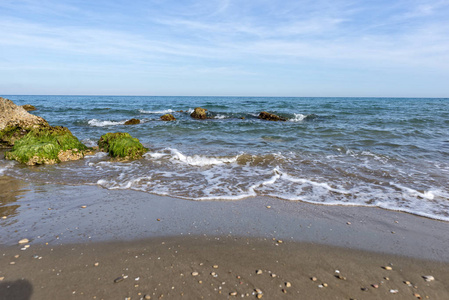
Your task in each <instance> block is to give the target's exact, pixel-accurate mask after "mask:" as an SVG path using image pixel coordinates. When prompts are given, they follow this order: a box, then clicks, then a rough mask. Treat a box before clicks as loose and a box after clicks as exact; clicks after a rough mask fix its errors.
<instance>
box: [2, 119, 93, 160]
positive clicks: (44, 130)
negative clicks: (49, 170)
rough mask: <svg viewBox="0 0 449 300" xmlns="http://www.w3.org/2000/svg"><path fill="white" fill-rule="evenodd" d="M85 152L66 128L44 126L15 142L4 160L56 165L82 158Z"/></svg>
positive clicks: (83, 147)
mask: <svg viewBox="0 0 449 300" xmlns="http://www.w3.org/2000/svg"><path fill="white" fill-rule="evenodd" d="M87 151H89V149H88V148H87V147H86V146H85V145H84V144H83V143H81V142H80V141H79V140H78V139H77V138H76V137H75V136H73V134H72V133H71V132H70V130H69V129H67V128H66V127H62V126H54V127H52V126H45V127H40V128H34V129H31V130H30V131H29V132H28V133H27V134H26V135H25V136H24V137H23V138H21V139H20V140H17V141H16V142H15V143H14V146H13V148H12V149H11V151H8V152H6V153H5V158H6V159H11V160H17V161H18V162H20V163H24V164H27V165H38V164H39V165H40V164H56V163H59V162H62V161H69V160H77V159H80V158H83V157H84V155H85V154H86V152H87Z"/></svg>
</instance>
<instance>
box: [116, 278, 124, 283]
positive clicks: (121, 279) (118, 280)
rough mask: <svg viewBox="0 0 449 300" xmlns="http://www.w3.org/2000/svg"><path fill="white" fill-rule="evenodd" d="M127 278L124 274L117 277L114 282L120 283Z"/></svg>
mask: <svg viewBox="0 0 449 300" xmlns="http://www.w3.org/2000/svg"><path fill="white" fill-rule="evenodd" d="M123 280H125V278H124V277H123V276H120V277H117V278H115V279H114V283H119V282H121V281H123Z"/></svg>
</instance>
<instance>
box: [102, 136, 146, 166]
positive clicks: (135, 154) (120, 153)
mask: <svg viewBox="0 0 449 300" xmlns="http://www.w3.org/2000/svg"><path fill="white" fill-rule="evenodd" d="M98 146H99V147H100V150H101V151H104V152H108V153H109V155H110V156H112V157H117V158H124V159H136V158H140V157H142V155H143V154H145V152H147V151H148V149H147V148H145V147H144V146H143V145H142V144H141V143H140V141H139V140H138V139H136V138H133V137H132V136H131V135H130V134H129V133H126V132H116V133H106V134H104V135H102V136H101V138H100V140H99V141H98Z"/></svg>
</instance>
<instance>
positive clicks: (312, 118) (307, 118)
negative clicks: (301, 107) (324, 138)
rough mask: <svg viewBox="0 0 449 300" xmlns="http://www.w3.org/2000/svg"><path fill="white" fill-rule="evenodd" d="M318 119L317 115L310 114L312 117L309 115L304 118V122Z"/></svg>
mask: <svg viewBox="0 0 449 300" xmlns="http://www.w3.org/2000/svg"><path fill="white" fill-rule="evenodd" d="M316 118H318V116H317V115H315V114H310V115H307V116H306V117H305V118H304V120H307V121H311V120H315V119H316Z"/></svg>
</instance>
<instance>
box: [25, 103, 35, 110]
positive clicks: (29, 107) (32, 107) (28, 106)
mask: <svg viewBox="0 0 449 300" xmlns="http://www.w3.org/2000/svg"><path fill="white" fill-rule="evenodd" d="M22 107H23V109H24V110H26V111H33V110H36V107H34V106H33V105H31V104H25V105H22Z"/></svg>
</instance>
